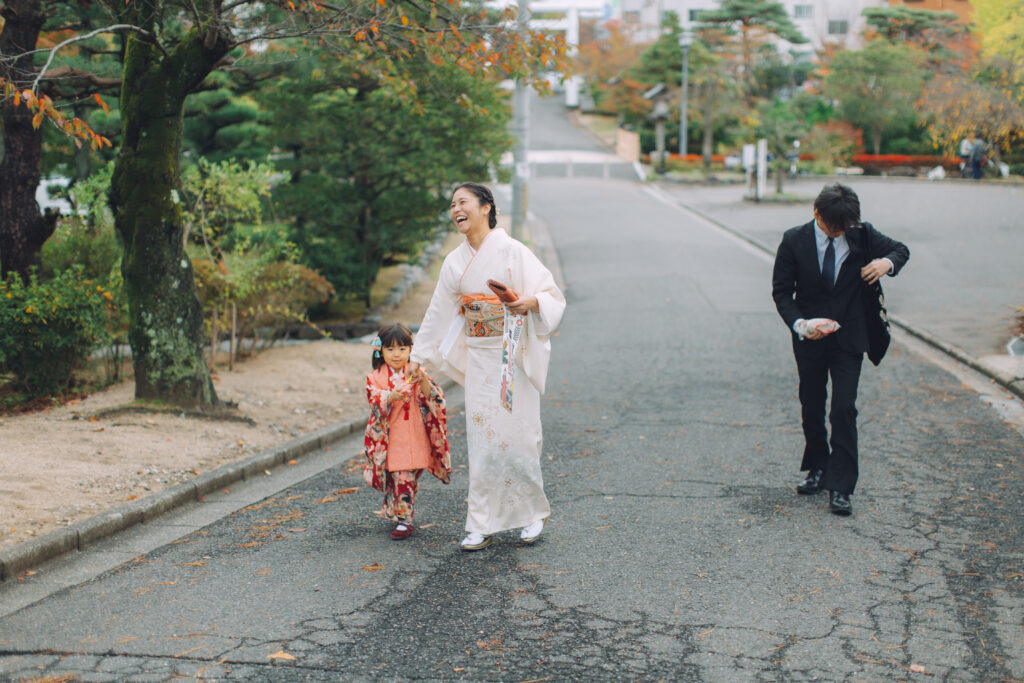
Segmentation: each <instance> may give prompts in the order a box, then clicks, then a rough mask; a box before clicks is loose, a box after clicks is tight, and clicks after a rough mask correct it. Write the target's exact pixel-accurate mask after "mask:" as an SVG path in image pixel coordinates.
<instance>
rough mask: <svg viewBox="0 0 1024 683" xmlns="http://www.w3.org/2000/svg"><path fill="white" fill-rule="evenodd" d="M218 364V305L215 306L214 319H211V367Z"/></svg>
mask: <svg viewBox="0 0 1024 683" xmlns="http://www.w3.org/2000/svg"><path fill="white" fill-rule="evenodd" d="M216 364H217V307H216V306H214V307H213V319H212V320H211V321H210V369H211V370H212V369H213V366H215V365H216Z"/></svg>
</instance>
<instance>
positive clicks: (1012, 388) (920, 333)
mask: <svg viewBox="0 0 1024 683" xmlns="http://www.w3.org/2000/svg"><path fill="white" fill-rule="evenodd" d="M677 204H678V205H679V206H681V207H683V208H685V209H686V210H687V211H689V212H691V213H693V214H694V215H697V216H700V217H701V218H703V219H704V220H706V221H708V222H709V223H713V224H714V225H715V226H717V227H718V228H720V229H722V230H724V231H726V232H728V233H729V234H731V235H733V236H734V237H738V238H739V239H741V240H743V241H744V242H746V243H748V244H750V245H751V246H753V247H755V248H756V249H758V250H760V251H763V252H764V253H766V254H768V255H769V256H771V257H773V258H774V256H775V250H774V249H771V248H769V247H768V246H766V245H764V244H762V243H761V242H760V241H759V240H756V239H754V238H753V237H750V236H749V235H744V234H743V233H741V232H739V231H738V230H734V229H733V228H730V227H729V226H728V225H725V224H724V223H722V222H721V221H718V220H716V219H714V218H712V217H711V216H709V215H707V214H706V213H704V212H703V211H701V210H699V209H695V208H693V207H692V206H689V205H687V204H679V203H678V202H677ZM889 322H890V323H892V324H893V325H895V326H896V327H898V328H900V329H901V330H903V331H904V332H906V333H907V334H909V335H911V336H912V337H916V338H918V339H920V340H921V341H923V342H925V343H926V344H928V345H929V346H931V347H933V348H935V349H937V350H939V351H941V352H942V353H944V354H946V355H947V356H950V357H951V358H953V359H954V360H957V361H959V362H961V363H963V364H964V365H966V366H967V367H969V368H971V369H973V370H975V371H977V372H980V373H981V374H983V375H985V376H986V377H988V378H989V379H991V380H992V381H994V382H995V383H996V384H999V385H1000V386H1002V387H1003V388H1004V389H1006V390H1007V391H1009V392H1010V393H1012V394H1014V395H1015V396H1016V397H1017V398H1019V399H1021V400H1024V378H1017V377H1013V376H1011V375H1009V374H1007V373H1005V372H1002V371H1000V370H998V369H995V368H992V367H989V366H988V365H986V364H985V363H982V362H981V361H980V360H978V359H977V358H975V357H974V356H973V355H972V354H970V353H968V352H967V351H965V350H963V349H961V348H960V347H959V346H956V345H955V344H950V343H949V342H945V341H943V340H941V339H939V338H938V337H936V336H935V335H933V334H932V333H931V332H927V331H925V330H922V329H921V328H919V327H916V326H915V325H913V324H911V323H909V322H907V321H906V320H903V319H902V318H900V317H897V316H894V315H892V314H890V315H889Z"/></svg>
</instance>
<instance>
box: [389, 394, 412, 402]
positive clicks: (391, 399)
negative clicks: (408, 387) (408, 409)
mask: <svg viewBox="0 0 1024 683" xmlns="http://www.w3.org/2000/svg"><path fill="white" fill-rule="evenodd" d="M408 400H409V397H408V396H406V395H405V394H404V393H403V392H401V391H392V392H391V393H390V394H388V403H389V404H390V403H398V402H400V401H408Z"/></svg>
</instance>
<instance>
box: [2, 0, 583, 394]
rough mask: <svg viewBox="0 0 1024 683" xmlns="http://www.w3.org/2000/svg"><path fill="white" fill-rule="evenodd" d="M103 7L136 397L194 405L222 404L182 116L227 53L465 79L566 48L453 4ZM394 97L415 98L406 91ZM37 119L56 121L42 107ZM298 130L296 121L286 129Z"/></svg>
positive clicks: (544, 63) (539, 60) (512, 72)
mask: <svg viewBox="0 0 1024 683" xmlns="http://www.w3.org/2000/svg"><path fill="white" fill-rule="evenodd" d="M104 5H105V6H106V9H107V11H108V12H109V13H110V16H112V17H114V19H115V21H116V22H117V23H116V24H112V25H110V26H107V27H106V29H105V30H106V31H107V32H108V33H117V34H120V35H121V36H123V38H122V40H123V61H124V66H123V70H122V86H121V90H120V92H121V101H120V112H121V131H122V133H121V135H122V137H121V146H120V150H119V153H118V157H117V161H116V166H115V169H114V174H113V179H112V190H111V195H110V200H111V206H112V208H113V210H114V215H115V223H116V228H117V231H118V233H119V235H120V236H121V240H122V244H123V245H124V250H125V254H124V258H123V260H122V272H123V276H124V285H125V292H126V296H127V299H128V304H129V309H130V315H129V330H130V332H129V338H130V343H131V346H132V361H133V365H134V369H135V396H136V398H140V399H156V400H161V401H164V402H167V403H170V404H173V405H178V406H182V407H191V408H200V409H212V408H215V407H216V406H217V405H218V403H219V402H218V400H217V397H216V393H215V392H214V389H213V384H212V382H211V380H210V374H209V369H208V368H207V366H206V362H205V360H204V357H203V353H202V344H203V339H202V316H201V310H200V305H199V300H198V298H197V295H196V286H195V279H194V276H193V270H192V266H191V264H190V262H189V259H188V258H187V256H186V254H185V251H184V240H183V236H184V223H183V219H182V211H181V210H182V206H181V199H180V193H179V191H178V190H179V184H180V157H181V151H182V146H183V119H184V108H185V102H186V100H187V98H188V97H189V96H190V95H191V94H192V93H193V92H195V91H196V90H197V89H199V88H200V85H201V84H202V83H203V81H204V80H205V79H206V78H207V76H209V74H210V73H211V72H213V71H214V70H216V69H217V68H220V67H221V66H222V65H224V60H225V58H226V57H228V56H229V55H230V54H231V52H232V51H233V50H234V49H235V48H238V47H240V46H243V45H246V44H249V43H253V42H255V41H275V40H280V39H283V38H289V37H296V36H312V37H313V40H314V41H317V40H318V41H319V42H321V43H322V44H327V43H328V42H333V41H338V42H339V43H340V44H341V45H342V51H345V50H346V49H347V48H349V47H351V46H354V45H368V46H370V48H369V49H372V50H373V51H376V52H377V53H379V54H381V55H382V56H383V55H386V54H389V53H391V52H393V51H403V50H404V51H411V50H415V51H417V52H418V53H419V54H420V55H421V59H423V60H429V61H435V60H436V61H437V62H439V63H444V62H447V63H451V64H455V65H456V66H458V67H459V68H460V69H462V70H463V71H465V72H467V73H474V72H479V71H484V70H489V71H493V72H497V73H500V74H502V75H506V76H517V75H521V76H524V77H528V76H529V75H530V74H532V73H535V72H536V71H537V70H540V69H545V68H549V67H551V66H552V65H553V64H554V65H555V66H556V67H557V68H561V62H562V61H563V60H564V51H565V47H564V43H563V42H561V41H560V39H555V38H551V37H549V36H547V35H543V34H540V33H537V32H530V31H527V32H522V33H520V32H510V31H506V30H505V29H504V28H503V27H502V25H501V24H500V22H495V21H494V19H495V17H493V16H489V15H487V14H486V13H484V14H483V15H481V13H480V8H479V6H472V7H462V6H461V4H459V3H457V2H455V3H450V4H446V5H438V4H434V5H431V7H430V8H429V9H428V10H423V11H421V10H419V9H418V5H416V4H414V3H412V2H404V1H399V2H395V3H388V2H384V1H383V0H380V1H371V0H357V1H356V2H353V3H349V4H345V5H344V6H333V5H328V4H321V3H319V2H316V1H314V0H309V1H308V2H307V1H305V0H303V1H299V2H292V1H289V0H269V1H268V0H260V1H257V0H236V1H234V2H229V3H228V2H221V1H220V0H212V1H210V2H204V3H194V2H176V1H166V2H162V1H158V0H131V1H130V2H123V0H105V2H104ZM87 35H88V34H83V35H78V36H76V37H75V39H77V40H84V39H85V38H86V36H87ZM25 45H26V46H27V44H25ZM22 49H23V48H22ZM52 54H53V53H51V55H52ZM384 64H385V65H386V64H387V62H386V60H385V61H384ZM383 73H384V74H385V75H386V76H388V77H389V78H391V79H392V80H393V81H394V82H395V83H397V84H400V83H407V82H408V81H407V79H405V77H404V75H403V74H402V73H401V72H400V71H399V70H398V69H396V68H390V67H388V68H385V69H384V70H383ZM396 89H397V88H396ZM402 94H403V96H404V97H406V98H407V99H410V100H415V98H416V92H415V90H414V89H412V88H410V87H406V88H405V89H404V90H403V92H402ZM36 100H38V95H36V96H35V97H34V99H33V101H32V103H34V102H35V101H36ZM32 103H30V104H32ZM15 106H17V104H15ZM33 106H34V104H33ZM41 109H45V107H43V108H41ZM40 113H43V112H40ZM40 113H37V114H36V116H40ZM45 116H46V117H48V118H50V119H52V120H58V116H57V115H56V114H54V113H51V112H50V110H49V109H46V111H45ZM304 123H305V122H302V121H300V120H298V119H292V120H291V121H290V122H289V125H292V126H294V125H296V124H299V125H302V124H304Z"/></svg>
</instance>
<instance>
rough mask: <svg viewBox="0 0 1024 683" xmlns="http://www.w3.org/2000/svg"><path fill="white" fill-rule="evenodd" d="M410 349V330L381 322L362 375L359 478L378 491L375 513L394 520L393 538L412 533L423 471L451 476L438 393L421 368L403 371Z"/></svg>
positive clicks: (442, 405)
mask: <svg viewBox="0 0 1024 683" xmlns="http://www.w3.org/2000/svg"><path fill="white" fill-rule="evenodd" d="M410 353H412V331H410V330H409V328H408V327H406V326H405V325H402V324H401V323H393V324H390V325H384V326H383V327H381V328H380V331H379V332H378V333H377V338H376V339H374V340H373V361H372V364H373V372H371V373H370V374H368V375H367V376H366V398H367V400H368V401H369V402H370V419H369V422H368V423H367V425H366V438H365V440H364V445H365V451H364V454H365V455H366V467H365V468H364V469H363V478H364V479H365V480H366V483H367V484H369V485H370V486H372V487H373V488H375V489H377V490H378V491H383V492H384V504H383V506H382V508H381V516H382V517H384V518H385V519H389V520H391V521H392V522H395V523H396V525H395V528H394V530H393V531H392V532H391V538H392V539H394V540H396V541H401V540H404V539H406V538H408V537H409V536H411V535H412V532H413V524H412V523H413V504H414V503H415V502H416V492H417V491H418V489H419V481H420V477H421V476H422V475H423V471H424V470H426V471H428V472H430V473H431V474H432V475H434V476H435V477H437V478H438V479H440V480H441V482H442V483H445V484H447V483H448V482H449V481H451V477H452V468H451V462H450V459H449V454H448V437H447V413H446V410H445V401H444V392H442V391H441V387H439V386H438V385H437V383H436V382H435V381H434V380H432V379H430V378H429V377H428V376H427V373H425V372H423V370H421V369H417V371H416V372H411V371H410V370H409V354H410Z"/></svg>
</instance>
